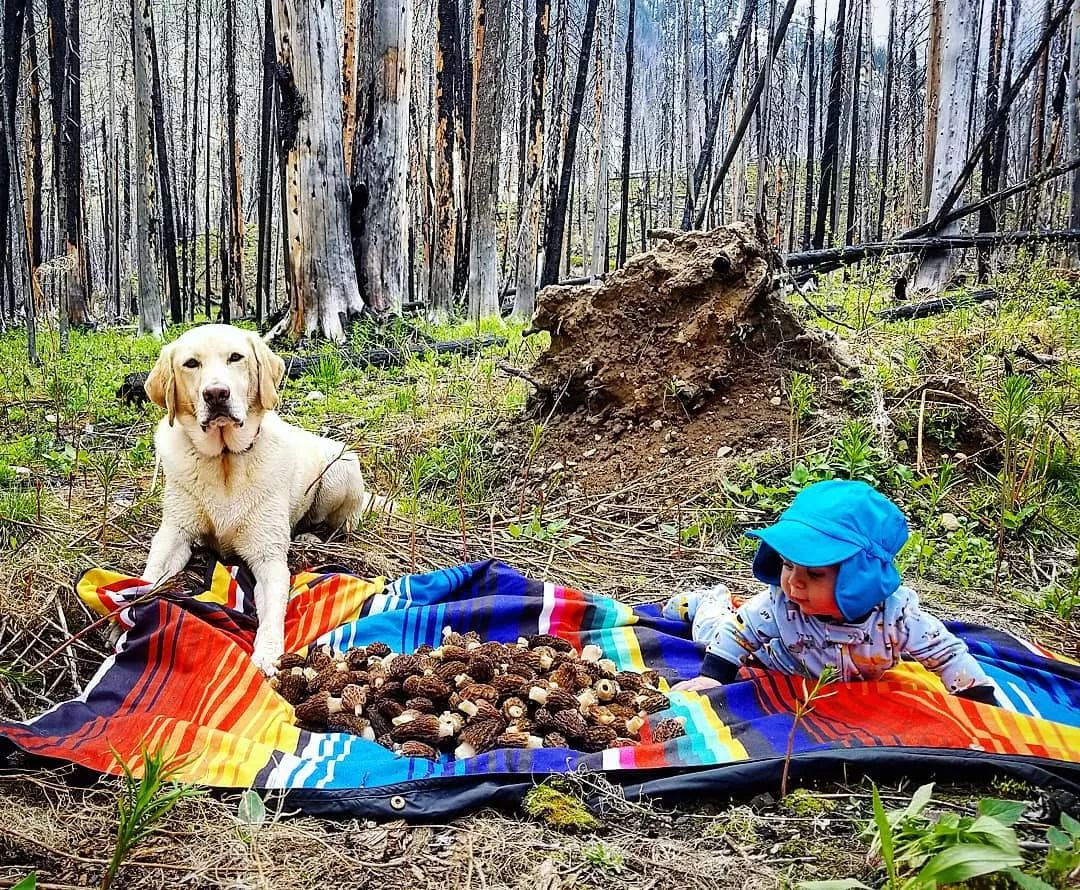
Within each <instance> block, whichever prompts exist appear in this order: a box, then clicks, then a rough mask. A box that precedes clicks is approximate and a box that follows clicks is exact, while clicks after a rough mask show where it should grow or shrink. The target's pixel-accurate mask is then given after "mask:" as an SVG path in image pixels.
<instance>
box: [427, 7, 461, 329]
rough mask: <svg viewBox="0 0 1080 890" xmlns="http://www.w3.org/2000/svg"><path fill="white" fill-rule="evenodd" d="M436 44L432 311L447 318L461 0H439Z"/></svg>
mask: <svg viewBox="0 0 1080 890" xmlns="http://www.w3.org/2000/svg"><path fill="white" fill-rule="evenodd" d="M435 28H436V32H437V39H436V44H435V249H434V252H433V255H432V264H431V266H432V268H431V298H430V302H429V308H430V312H431V314H432V315H433V316H435V317H446V316H447V315H449V314H450V312H451V311H453V307H454V298H455V292H454V269H455V263H456V260H457V243H458V227H459V225H460V219H459V217H458V209H457V202H456V200H455V188H454V182H455V176H458V175H460V171H458V170H456V169H455V168H456V164H455V161H456V160H457V151H456V143H457V140H458V138H459V135H458V132H457V130H458V128H459V127H460V126H462V124H463V121H461V119H460V117H459V115H458V114H457V108H458V107H459V105H460V100H459V97H458V95H457V91H458V90H459V89H460V87H461V39H460V30H459V28H458V4H457V0H438V4H437V9H436V25H435Z"/></svg>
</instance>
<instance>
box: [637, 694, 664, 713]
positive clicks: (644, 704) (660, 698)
mask: <svg viewBox="0 0 1080 890" xmlns="http://www.w3.org/2000/svg"><path fill="white" fill-rule="evenodd" d="M634 704H635V705H637V706H638V707H639V708H641V710H643V711H644V712H645V713H646V714H655V713H656V712H657V711H666V710H667V709H668V708H669V707H670V706H671V702H670V701H668V697H667V696H666V695H664V693H662V692H655V691H651V690H650V691H648V692H643V693H641V695H639V696H637V697H636V698H635V699H634Z"/></svg>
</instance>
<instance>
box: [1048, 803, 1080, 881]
mask: <svg viewBox="0 0 1080 890" xmlns="http://www.w3.org/2000/svg"><path fill="white" fill-rule="evenodd" d="M1046 841H1047V843H1048V844H1049V845H1050V849H1049V850H1047V851H1046V858H1045V859H1044V860H1043V863H1042V868H1041V869H1040V870H1039V876H1040V877H1041V878H1042V879H1043V880H1044V881H1046V882H1047V883H1048V884H1050V885H1052V886H1054V887H1075V886H1077V884H1078V883H1080V822H1077V821H1076V820H1075V819H1074V818H1073V817H1072V816H1070V815H1069V814H1068V813H1062V814H1061V820H1060V827H1059V826H1057V825H1052V826H1050V828H1049V829H1048V830H1047V832H1046Z"/></svg>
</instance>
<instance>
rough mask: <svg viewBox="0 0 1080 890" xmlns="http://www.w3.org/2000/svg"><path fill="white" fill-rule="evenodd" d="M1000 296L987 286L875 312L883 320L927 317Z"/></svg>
mask: <svg viewBox="0 0 1080 890" xmlns="http://www.w3.org/2000/svg"><path fill="white" fill-rule="evenodd" d="M998 296H999V294H998V292H997V291H996V290H994V289H993V288H985V289H983V290H976V291H967V292H961V293H958V294H956V295H955V296H952V297H938V298H937V299H934V300H921V301H920V302H918V303H907V304H906V305H904V306H892V307H890V308H888V309H881V310H879V311H877V312H875V313H874V314H875V315H876V316H877V317H878V318H880V319H881V320H882V321H897V320H898V319H901V318H927V317H928V316H931V315H939V314H940V313H942V312H948V311H949V310H950V309H955V308H957V307H958V306H970V305H973V304H975V303H985V302H986V301H987V300H994V299H997V297H998Z"/></svg>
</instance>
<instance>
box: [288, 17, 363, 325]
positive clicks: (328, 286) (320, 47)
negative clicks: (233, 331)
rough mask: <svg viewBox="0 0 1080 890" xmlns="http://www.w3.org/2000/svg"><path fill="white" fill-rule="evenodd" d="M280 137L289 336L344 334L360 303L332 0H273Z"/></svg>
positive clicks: (361, 305)
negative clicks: (350, 232) (351, 237)
mask: <svg viewBox="0 0 1080 890" xmlns="http://www.w3.org/2000/svg"><path fill="white" fill-rule="evenodd" d="M274 35H275V38H276V40H277V63H276V65H277V78H278V85H279V90H280V92H281V97H282V98H281V104H280V107H279V109H278V121H277V126H278V138H279V141H280V143H281V148H282V150H283V152H284V154H285V208H284V211H285V220H286V223H285V225H286V237H287V239H288V254H289V262H290V265H291V277H290V278H289V280H288V283H289V311H290V313H291V318H290V326H291V331H292V333H293V335H294V336H302V335H308V334H314V333H319V334H321V335H323V336H325V337H328V338H329V339H331V340H337V341H341V340H344V339H345V323H346V321H347V320H348V318H349V317H350V316H352V315H359V314H360V312H361V311H362V309H363V303H362V301H361V299H360V290H359V288H358V287H357V283H356V268H355V264H354V261H353V252H352V243H351V241H350V239H349V205H350V195H349V183H348V179H347V178H346V176H345V154H344V149H343V147H342V142H341V133H342V121H341V67H340V65H339V64H338V55H337V52H336V49H335V50H334V51H328V48H332V47H334V48H336V46H337V28H336V25H335V23H334V7H333V4H332V3H331V2H330V0H275V2H274Z"/></svg>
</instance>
